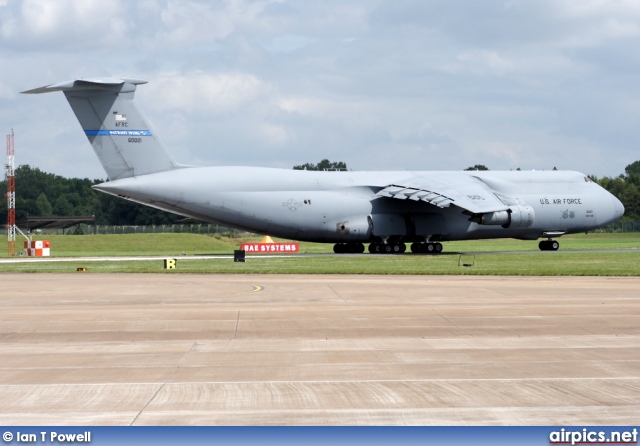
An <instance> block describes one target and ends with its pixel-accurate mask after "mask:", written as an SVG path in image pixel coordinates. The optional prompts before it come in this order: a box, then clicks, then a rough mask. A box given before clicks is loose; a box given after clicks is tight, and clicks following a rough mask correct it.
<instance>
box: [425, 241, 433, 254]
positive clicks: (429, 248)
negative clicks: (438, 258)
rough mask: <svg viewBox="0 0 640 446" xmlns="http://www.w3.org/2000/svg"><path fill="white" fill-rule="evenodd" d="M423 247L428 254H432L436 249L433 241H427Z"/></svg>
mask: <svg viewBox="0 0 640 446" xmlns="http://www.w3.org/2000/svg"><path fill="white" fill-rule="evenodd" d="M425 248H426V249H425V251H426V252H428V253H429V254H433V253H434V252H435V250H436V246H435V244H434V243H427V245H426V246H425Z"/></svg>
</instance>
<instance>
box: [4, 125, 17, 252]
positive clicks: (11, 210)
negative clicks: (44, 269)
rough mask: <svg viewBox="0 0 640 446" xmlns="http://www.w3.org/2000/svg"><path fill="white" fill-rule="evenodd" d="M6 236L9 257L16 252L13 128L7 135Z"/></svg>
mask: <svg viewBox="0 0 640 446" xmlns="http://www.w3.org/2000/svg"><path fill="white" fill-rule="evenodd" d="M6 175H7V195H6V197H7V208H8V212H7V238H8V241H9V244H8V251H9V257H14V256H15V255H16V254H17V248H16V176H15V166H14V146H13V129H11V134H10V135H7V164H6Z"/></svg>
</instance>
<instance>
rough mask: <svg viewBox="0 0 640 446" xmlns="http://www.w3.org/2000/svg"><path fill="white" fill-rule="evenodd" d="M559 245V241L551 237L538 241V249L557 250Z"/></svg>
mask: <svg viewBox="0 0 640 446" xmlns="http://www.w3.org/2000/svg"><path fill="white" fill-rule="evenodd" d="M559 247H560V243H558V242H557V241H555V240H551V239H549V240H542V241H541V242H540V243H538V248H540V251H557V250H558V248H559Z"/></svg>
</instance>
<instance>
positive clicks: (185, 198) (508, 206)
mask: <svg viewBox="0 0 640 446" xmlns="http://www.w3.org/2000/svg"><path fill="white" fill-rule="evenodd" d="M145 83H146V81H143V80H139V79H124V78H123V79H120V78H100V79H98V78H93V79H78V80H72V81H67V82H61V83H58V84H52V85H48V86H45V87H41V88H36V89H33V90H28V91H25V92H24V93H31V94H33V93H48V92H52V91H62V92H64V95H65V96H66V98H67V100H68V101H69V104H70V105H71V108H72V109H73V111H74V113H75V114H76V117H77V118H78V121H80V125H81V126H82V129H83V130H84V133H85V134H86V135H87V138H88V139H89V142H90V143H91V145H92V146H93V149H94V151H95V152H96V155H97V156H98V158H99V159H100V162H101V163H102V166H103V168H104V170H105V172H106V173H107V176H108V178H109V181H108V182H106V183H102V184H99V185H96V186H94V188H95V189H97V190H99V191H102V192H106V193H108V194H112V195H116V196H118V197H121V198H125V199H127V200H131V201H135V202H137V203H141V204H144V205H147V206H151V207H154V208H158V209H162V210H165V211H169V212H173V213H176V214H179V215H183V216H186V217H192V218H195V219H198V220H203V221H206V222H211V223H215V224H219V225H223V226H228V227H232V228H237V229H242V230H246V231H250V232H255V233H259V234H270V235H272V236H277V237H282V238H286V239H293V240H304V241H312V242H325V243H334V244H335V245H334V251H335V252H336V253H347V252H348V253H361V252H364V249H365V246H364V244H365V243H369V252H371V253H402V252H405V250H406V248H407V245H406V244H407V243H411V251H412V252H418V253H423V252H426V253H439V252H441V251H442V244H441V243H440V242H443V241H448V240H473V239H493V238H515V239H520V240H537V239H539V238H543V239H544V240H542V241H541V242H540V243H539V247H540V249H541V250H557V249H558V247H559V243H558V242H557V241H556V240H554V238H556V237H559V236H561V235H563V234H571V233H578V232H589V231H593V230H594V229H597V228H600V227H602V226H605V225H608V224H609V223H611V222H614V221H616V220H618V219H619V218H620V217H622V215H623V213H624V207H623V205H622V203H620V201H619V200H618V199H617V198H616V197H614V196H613V195H611V194H610V193H609V192H607V191H606V190H604V189H603V188H602V187H600V186H599V185H597V184H596V183H594V182H592V181H591V180H590V179H589V178H588V177H587V176H586V175H584V174H582V173H579V172H572V171H556V170H553V171H531V172H523V171H484V172H481V171H460V172H442V171H400V172H391V171H389V172H385V171H377V172H353V171H345V172H339V171H332V172H315V171H313V172H312V171H301V170H285V169H274V168H261V167H195V166H187V165H183V164H179V163H177V162H176V161H175V160H174V159H173V157H172V156H171V155H170V154H169V152H167V150H166V149H165V147H164V146H163V144H162V143H161V142H160V140H159V139H158V138H157V135H156V132H155V131H154V130H152V129H151V128H150V127H149V125H148V124H147V122H146V121H145V120H144V118H143V117H142V115H141V114H140V113H139V112H138V109H137V108H136V106H135V104H134V102H133V97H134V93H135V90H136V87H137V86H138V85H141V84H145Z"/></svg>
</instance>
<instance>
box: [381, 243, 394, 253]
mask: <svg viewBox="0 0 640 446" xmlns="http://www.w3.org/2000/svg"><path fill="white" fill-rule="evenodd" d="M383 252H384V253H385V254H391V253H392V252H393V245H389V244H387V245H384V247H383Z"/></svg>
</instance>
